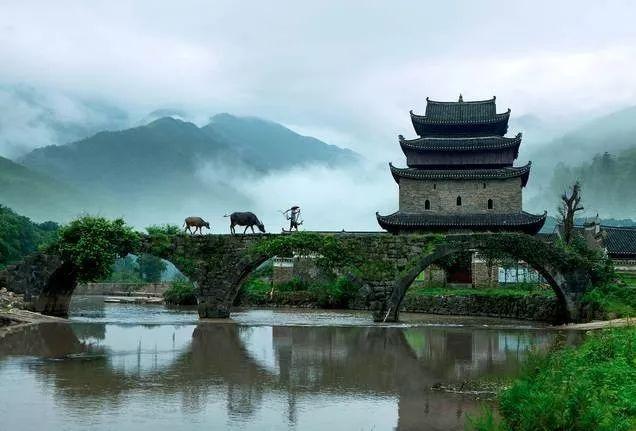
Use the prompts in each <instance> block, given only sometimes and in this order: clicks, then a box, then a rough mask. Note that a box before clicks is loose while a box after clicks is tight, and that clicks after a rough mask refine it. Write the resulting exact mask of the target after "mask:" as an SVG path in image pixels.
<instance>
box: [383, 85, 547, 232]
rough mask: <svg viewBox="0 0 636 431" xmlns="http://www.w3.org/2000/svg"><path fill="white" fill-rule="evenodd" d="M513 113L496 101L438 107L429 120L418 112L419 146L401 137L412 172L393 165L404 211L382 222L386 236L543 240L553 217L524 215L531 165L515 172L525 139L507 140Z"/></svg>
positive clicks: (429, 106)
mask: <svg viewBox="0 0 636 431" xmlns="http://www.w3.org/2000/svg"><path fill="white" fill-rule="evenodd" d="M509 117H510V109H508V111H506V112H504V113H500V114H498V113H497V110H496V106H495V97H493V98H492V99H490V100H480V101H471V102H464V101H463V99H462V96H461V95H460V96H459V100H458V101H457V102H436V101H433V100H429V99H428V98H427V99H426V114H425V115H416V114H414V113H413V111H411V121H412V123H413V128H414V129H415V133H417V135H418V136H419V137H418V138H416V139H404V137H403V136H402V135H400V136H399V140H400V146H401V147H402V151H403V152H404V154H405V155H406V164H407V166H408V167H406V168H398V167H395V166H393V165H392V164H390V163H389V167H390V168H391V174H393V178H394V179H395V181H396V182H397V184H398V186H399V189H400V203H399V211H397V212H395V213H393V214H390V215H386V216H382V215H379V214H376V217H377V219H378V223H379V224H380V226H381V227H382V228H383V229H386V230H387V231H389V232H392V233H408V232H497V231H516V232H525V233H529V234H535V233H537V232H538V231H539V230H540V229H541V227H542V226H543V223H544V222H545V218H546V214H545V213H544V214H542V215H534V214H529V213H527V212H525V211H523V209H522V204H521V191H522V189H523V187H525V186H526V183H527V182H528V177H529V175H530V163H528V164H527V165H525V166H518V167H517V166H513V164H514V161H515V159H516V158H517V156H518V154H519V145H521V133H519V134H518V135H516V136H515V137H512V138H509V137H505V134H506V132H507V131H508V119H509Z"/></svg>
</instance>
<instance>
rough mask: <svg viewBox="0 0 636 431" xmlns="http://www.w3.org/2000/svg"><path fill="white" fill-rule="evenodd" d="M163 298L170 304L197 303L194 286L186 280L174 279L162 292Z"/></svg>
mask: <svg viewBox="0 0 636 431" xmlns="http://www.w3.org/2000/svg"><path fill="white" fill-rule="evenodd" d="M163 299H164V300H165V301H166V304H170V305H197V294H196V288H195V287H194V284H192V283H191V282H189V281H187V280H175V281H173V282H172V285H171V286H170V288H169V289H168V290H166V291H165V292H164V294H163Z"/></svg>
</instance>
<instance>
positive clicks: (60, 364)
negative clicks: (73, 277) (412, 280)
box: [0, 297, 582, 431]
mask: <svg viewBox="0 0 636 431" xmlns="http://www.w3.org/2000/svg"><path fill="white" fill-rule="evenodd" d="M71 310H72V311H71V313H72V314H71V323H68V324H67V323H53V324H51V323H47V324H40V325H30V326H25V327H21V328H14V329H12V330H10V331H9V332H8V333H7V334H6V335H5V336H4V337H3V338H0V385H1V387H2V390H1V391H0V429H1V430H5V429H6V430H14V429H16V430H17V429H20V430H22V431H30V430H38V431H41V430H52V431H57V430H69V431H75V430H117V431H129V430H153V431H159V430H170V431H175V430H190V429H192V430H194V429H197V430H200V429H206V430H225V429H227V430H259V431H262V430H297V431H304V430H307V431H310V430H316V431H318V430H320V431H324V430H330V431H336V430H355V431H370V430H376V431H379V430H394V429H397V430H401V431H404V430H463V429H464V424H465V421H466V415H467V414H471V413H476V412H478V411H479V410H480V408H481V405H482V404H483V403H488V402H490V401H488V400H487V399H486V400H484V399H483V398H484V396H483V395H482V396H478V395H474V394H465V393H452V392H448V391H443V390H439V389H437V388H438V387H439V385H440V384H441V385H442V386H444V387H459V386H461V383H462V382H466V381H468V382H473V381H484V380H485V381H492V380H497V379H501V378H506V377H510V376H514V375H515V374H516V373H518V372H519V368H520V366H521V364H522V362H523V361H524V358H526V356H527V354H528V351H529V349H533V348H536V349H547V348H549V347H550V346H552V345H553V344H554V343H557V342H559V343H560V342H566V343H576V342H578V341H579V339H580V337H581V336H582V335H581V334H580V333H575V332H569V333H568V334H562V333H558V332H556V331H553V330H550V329H549V328H546V327H543V326H541V325H535V324H532V323H528V322H514V321H504V320H497V319H483V318H479V319H473V318H449V317H442V316H426V315H408V314H405V315H402V316H401V317H402V319H403V322H402V323H400V324H391V325H386V326H385V325H376V324H373V323H371V321H370V316H369V314H368V313H366V312H336V311H317V310H312V311H303V310H292V311H289V310H276V311H273V310H247V311H238V312H236V313H233V314H232V319H231V320H229V321H227V320H226V321H210V322H207V321H206V322H201V321H199V320H198V317H197V315H196V313H195V312H194V311H192V310H181V311H176V310H170V309H167V308H165V307H164V306H158V305H154V306H151V305H123V304H105V303H103V301H102V300H101V298H95V297H92V298H90V297H75V298H74V299H73V303H72V307H71ZM5 331H6V330H5ZM486 398H487V397H486Z"/></svg>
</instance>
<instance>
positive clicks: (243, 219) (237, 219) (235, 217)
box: [226, 211, 265, 235]
mask: <svg viewBox="0 0 636 431" xmlns="http://www.w3.org/2000/svg"><path fill="white" fill-rule="evenodd" d="M226 217H227V215H226ZM229 217H230V232H231V233H232V235H234V234H236V231H235V230H234V226H237V225H238V226H245V230H243V234H245V232H247V228H250V229H252V233H254V226H256V227H258V230H260V231H261V232H263V233H265V225H264V224H263V223H261V221H260V220H259V219H258V217H256V215H255V214H254V213H253V212H249V211H248V212H233V213H232V214H230V215H229Z"/></svg>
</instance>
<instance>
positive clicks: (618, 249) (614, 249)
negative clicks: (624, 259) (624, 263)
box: [601, 226, 636, 257]
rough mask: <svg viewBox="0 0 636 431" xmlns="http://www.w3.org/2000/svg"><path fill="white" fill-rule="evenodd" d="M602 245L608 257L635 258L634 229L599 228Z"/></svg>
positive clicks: (635, 236) (635, 239)
mask: <svg viewBox="0 0 636 431" xmlns="http://www.w3.org/2000/svg"><path fill="white" fill-rule="evenodd" d="M601 230H602V231H605V232H607V236H606V237H605V238H604V240H603V244H604V245H605V247H606V248H607V253H608V254H609V255H610V256H617V257H618V256H636V227H615V226H601Z"/></svg>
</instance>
